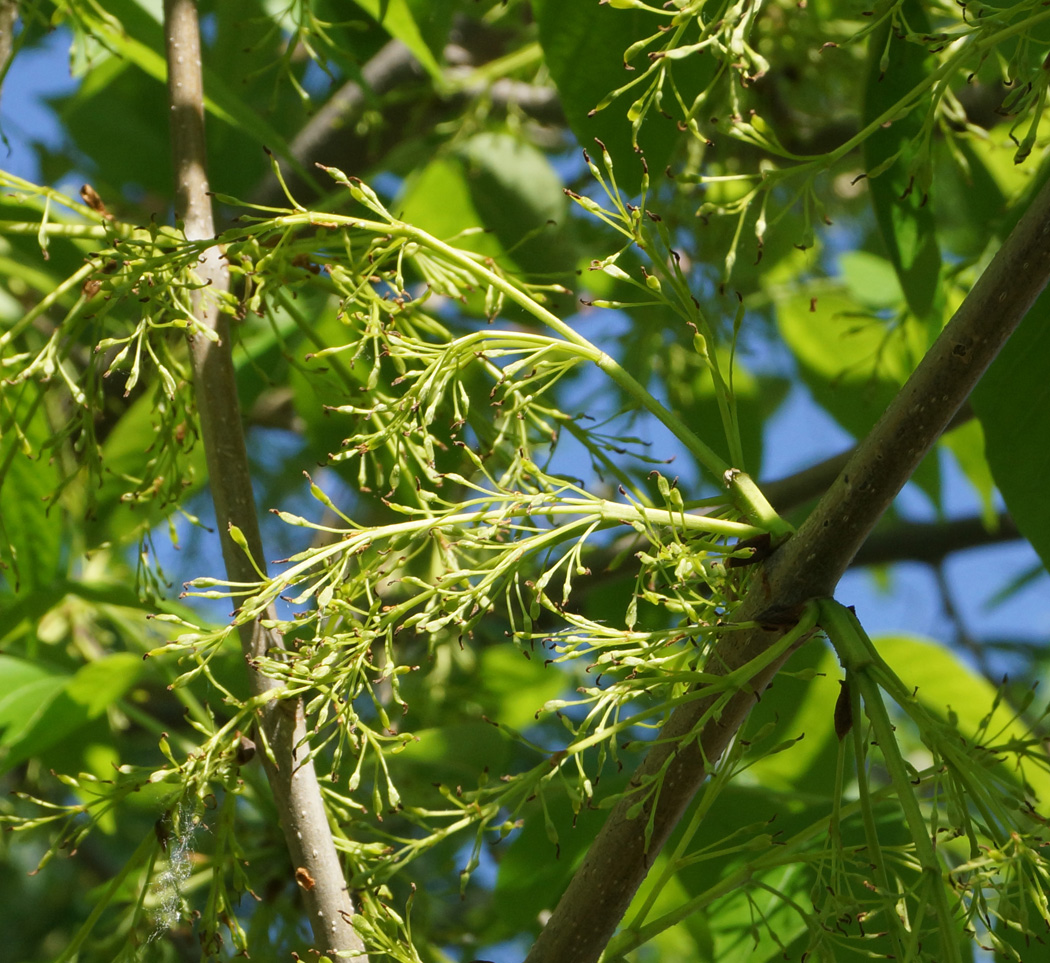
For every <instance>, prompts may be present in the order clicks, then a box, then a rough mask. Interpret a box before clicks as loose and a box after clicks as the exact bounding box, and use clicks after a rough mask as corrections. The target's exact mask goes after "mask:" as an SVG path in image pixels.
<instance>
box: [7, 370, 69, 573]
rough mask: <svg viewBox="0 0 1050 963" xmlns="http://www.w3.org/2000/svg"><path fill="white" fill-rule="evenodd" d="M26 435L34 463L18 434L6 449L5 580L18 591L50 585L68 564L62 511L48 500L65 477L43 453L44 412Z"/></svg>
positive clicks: (24, 393)
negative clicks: (64, 555) (60, 479)
mask: <svg viewBox="0 0 1050 963" xmlns="http://www.w3.org/2000/svg"><path fill="white" fill-rule="evenodd" d="M14 394H15V392H12V396H13V395H14ZM35 394H36V389H35V388H33V387H29V388H28V390H23V391H22V392H21V399H22V402H23V403H24V402H25V401H26V399H28V398H30V397H32V396H33V395H35ZM12 401H13V402H14V399H13V398H12ZM14 404H15V405H16V406H18V407H20V406H19V405H18V403H17V402H14ZM24 430H25V431H26V439H25V440H26V444H27V445H28V446H29V448H30V449H31V450H32V451H33V452H34V453H35V454H34V456H33V457H32V458H30V457H27V456H26V454H25V453H24V452H23V451H22V450H21V445H20V444H19V442H18V439H17V437H16V435H15V434H14V432H11V433H9V434H8V435H7V437H6V438H4V444H3V445H0V472H2V474H0V564H2V566H3V568H0V573H2V574H0V577H2V579H3V580H4V581H6V582H7V583H8V584H9V585H10V586H11V587H12V588H13V589H14V590H15V591H19V590H21V589H34V588H36V587H38V586H44V585H47V584H49V583H50V582H52V581H53V580H54V579H55V578H57V577H58V575H59V574H60V569H61V561H62V517H63V512H62V509H61V507H59V506H55V507H53V508H52V509H51V510H50V511H49V510H48V506H47V504H46V503H45V502H44V501H43V498H44V496H45V495H47V494H48V493H49V492H53V491H54V490H55V488H56V487H57V485H58V481H59V474H58V470H57V467H56V466H55V465H54V464H53V463H52V461H51V459H50V457H49V454H48V453H46V452H42V446H43V444H44V442H45V441H46V440H47V438H48V436H49V435H50V430H49V429H48V427H47V423H46V420H45V418H44V414H43V409H42V408H38V409H37V411H36V413H35V414H34V415H33V417H32V420H31V421H30V423H29V425H28V426H27V427H26V428H25V429H24ZM5 459H9V460H7V470H6V472H4V471H3V465H4V460H5Z"/></svg>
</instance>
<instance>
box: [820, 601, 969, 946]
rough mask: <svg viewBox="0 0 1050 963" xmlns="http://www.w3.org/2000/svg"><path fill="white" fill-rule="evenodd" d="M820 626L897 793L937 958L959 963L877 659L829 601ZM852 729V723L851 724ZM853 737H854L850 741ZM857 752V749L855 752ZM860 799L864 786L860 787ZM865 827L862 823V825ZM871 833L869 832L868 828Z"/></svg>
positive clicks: (844, 612)
mask: <svg viewBox="0 0 1050 963" xmlns="http://www.w3.org/2000/svg"><path fill="white" fill-rule="evenodd" d="M819 605H820V624H821V626H822V627H823V628H824V630H825V631H826V632H827V634H828V638H829V639H830V640H831V643H832V645H834V646H835V650H836V652H837V653H838V655H839V658H840V659H841V661H842V665H843V668H845V670H846V678H847V680H848V681H849V683H850V685H851V687H853V688H854V689H855V690H856V695H854V696H853V698H854V699H856V698H857V697H858V696H859V697H860V698H862V699H863V701H864V711H865V714H866V715H867V717H868V719H869V720H870V722H871V728H872V732H873V733H874V736H875V741H876V743H877V744H878V746H879V748H880V750H881V751H882V758H883V762H884V763H885V765H886V769H887V771H888V772H889V776H890V782H891V783H892V784H893V787H894V789H895V791H896V794H897V799H898V801H899V802H900V806H901V810H902V811H903V813H904V819H905V822H907V824H908V829H909V830H910V833H911V838H912V842H913V844H914V846H915V853H916V855H917V856H918V858H919V863H920V865H921V866H922V871H923V875H924V877H925V879H926V884H927V887H928V889H929V890H930V891H931V892H932V896H933V902H934V909H935V911H936V914H937V920H938V923H939V929H940V933H941V951H942V955H941V957H940V959H942V960H944V961H945V963H961V961H962V957H961V956H960V954H959V940H958V937H957V932H956V931H957V926H956V923H955V920H954V918H953V916H952V911H951V907H950V906H949V905H948V896H947V892H946V890H945V884H944V880H943V875H944V874H943V872H942V868H941V863H940V860H939V859H938V857H937V852H936V850H935V848H934V845H933V840H932V839H931V838H930V830H929V826H928V825H927V823H926V819H925V818H924V817H923V815H922V810H921V809H920V807H919V801H918V799H917V798H916V795H915V791H914V789H913V788H912V782H911V776H910V774H909V773H908V768H907V766H906V765H905V762H904V758H903V756H902V755H901V751H900V747H899V746H898V745H897V739H896V736H895V734H894V729H893V723H892V722H891V721H890V717H889V713H888V712H887V711H886V704H885V703H884V702H883V699H882V691H881V689H880V688H879V685H878V683H877V682H876V680H875V671H874V670H876V669H877V667H878V666H879V664H880V662H881V659H880V658H879V656H878V653H877V652H876V651H875V648H874V646H873V645H872V642H871V639H870V638H868V635H867V633H866V632H865V631H864V628H863V627H862V626H861V624H860V622H859V620H858V619H857V617H856V616H855V615H854V614H853V613H852V612H851V611H850V610H849V609H847V608H845V607H844V606H842V605H841V604H839V603H838V602H836V601H835V600H834V599H821V601H820V603H819ZM855 725H856V723H855ZM855 738H857V737H856V736H855ZM860 748H862V747H861V746H858V749H860ZM863 768H864V767H863V762H862V759H861V758H860V757H858V759H857V773H858V778H859V777H860V775H861V773H862V772H863ZM861 794H862V795H864V786H863V785H862V786H861ZM865 828H867V822H866V823H865ZM872 828H874V827H872Z"/></svg>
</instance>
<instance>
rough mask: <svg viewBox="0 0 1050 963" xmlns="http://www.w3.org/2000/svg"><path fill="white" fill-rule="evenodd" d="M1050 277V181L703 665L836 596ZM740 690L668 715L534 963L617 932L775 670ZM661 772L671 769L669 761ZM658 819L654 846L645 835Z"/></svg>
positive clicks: (721, 663)
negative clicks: (715, 706)
mask: <svg viewBox="0 0 1050 963" xmlns="http://www.w3.org/2000/svg"><path fill="white" fill-rule="evenodd" d="M1048 277H1050V184H1048V185H1046V186H1044V187H1043V189H1042V190H1041V191H1040V192H1039V194H1038V196H1037V197H1036V198H1035V200H1034V201H1033V202H1032V203H1031V205H1030V206H1029V208H1028V210H1027V211H1026V212H1025V214H1024V216H1023V217H1022V218H1021V220H1020V222H1019V223H1018V224H1017V226H1016V227H1015V228H1014V230H1013V231H1012V232H1011V233H1010V235H1009V237H1008V238H1007V239H1006V241H1005V242H1004V244H1003V246H1002V247H1001V248H1000V250H999V252H998V254H997V255H996V256H995V258H994V259H993V261H992V263H991V264H990V265H989V266H988V268H987V269H986V270H985V272H984V273H983V274H982V275H981V277H980V279H979V280H978V282H977V284H976V285H975V286H974V288H973V290H972V291H971V292H970V294H969V296H968V297H967V298H966V300H965V301H964V302H963V304H962V305H961V306H960V308H959V310H958V311H957V312H956V314H955V316H954V317H953V318H952V320H951V322H950V323H949V324H948V326H947V327H946V328H945V329H944V331H943V332H942V333H941V336H940V337H939V338H938V339H937V341H936V343H935V344H934V345H933V347H931V349H930V350H929V352H928V353H927V355H926V356H925V358H923V360H922V362H921V363H920V365H919V367H918V368H917V369H916V370H915V372H914V373H913V375H912V376H911V378H910V379H909V380H908V383H907V384H906V385H905V386H904V387H903V388H902V389H901V391H900V392H899V394H898V395H897V397H896V398H895V399H894V401H893V402H892V403H891V405H890V407H889V408H888V409H887V410H886V412H885V414H884V415H883V416H882V418H881V419H880V420H879V422H878V424H877V425H876V426H875V427H874V428H873V429H872V431H871V433H870V434H869V435H868V437H867V438H866V439H865V440H864V441H863V442H862V443H861V445H860V446H859V447H858V448H857V449H856V451H855V452H854V453H853V455H852V457H851V458H850V459H849V462H848V463H847V464H846V466H845V468H843V470H842V471H841V473H840V474H839V476H838V477H837V478H836V480H835V481H834V482H833V483H832V485H831V488H830V489H829V490H828V491H827V492H826V493H825V495H824V497H823V498H822V499H821V500H820V502H819V503H818V505H817V507H816V509H815V510H814V511H813V513H812V514H811V515H810V516H809V518H807V519H806V522H805V523H804V524H803V526H802V527H801V529H800V530H799V531H798V533H797V534H796V535H795V536H794V537H793V538H791V539H789V540H788V541H787V542H786V543H785V544H784V545H783V546H782V547H781V548H780V549H779V550H778V551H776V552H775V553H774V554H773V555H772V556H771V557H770V559H769V560H768V561H767V562H766V564H764V565H763V566H762V567H761V569H760V570H759V571H757V572H756V573H755V577H754V578H753V580H752V582H751V588H750V590H749V591H748V593H747V595H746V597H745V598H744V600H743V602H742V603H741V604H740V606H739V608H738V609H737V611H736V613H735V614H734V618H735V619H736V620H737V621H741V622H750V621H756V622H758V623H759V624H761V625H764V626H766V628H763V629H751V630H744V631H741V632H739V633H733V634H732V635H727V636H723V641H720V642H718V643H717V644H716V646H715V650H714V652H713V654H712V656H711V658H710V659H709V660H708V671H729V670H732V669H735V668H738V667H740V666H743V665H746V664H747V663H748V662H750V661H751V660H752V659H754V658H756V657H757V656H759V655H761V654H762V653H764V652H765V651H766V650H767V649H768V648H769V646H770V645H771V644H772V643H773V642H774V641H776V639H777V638H779V636H780V634H781V631H782V630H780V631H778V630H777V629H776V626H777V625H783V626H785V627H786V626H788V625H790V624H792V622H793V621H794V620H795V619H796V618H797V616H798V613H799V610H800V608H801V606H802V605H803V604H804V603H805V602H806V601H807V600H808V599H812V598H820V597H824V596H828V595H831V594H832V593H833V592H834V590H835V586H836V585H837V583H838V581H839V578H840V577H841V576H842V573H843V572H844V571H845V570H846V568H847V567H848V566H849V564H850V562H851V561H852V560H853V558H854V556H855V555H856V553H857V551H858V549H859V548H860V546H861V545H862V544H863V542H864V540H865V539H866V538H867V536H868V534H869V533H870V532H871V530H872V529H873V528H874V526H875V524H876V523H877V522H878V520H879V518H880V517H881V515H882V513H883V512H884V511H885V510H886V508H887V507H888V506H889V505H890V503H891V502H892V500H893V498H894V497H895V496H896V494H897V492H899V491H900V489H901V488H902V487H903V485H904V483H905V482H906V481H907V480H908V479H909V478H910V477H911V475H912V472H914V470H915V468H916V467H917V466H918V464H919V462H920V461H921V460H922V458H923V456H924V455H925V454H926V453H927V452H928V451H929V450H930V448H931V447H932V446H933V444H934V443H935V442H936V440H937V438H938V436H939V435H940V434H941V432H942V431H943V430H944V429H945V427H946V426H947V425H948V424H949V422H950V421H951V419H952V417H953V416H954V415H955V413H956V412H957V411H958V410H959V408H960V406H961V405H962V404H963V402H964V401H965V400H966V397H967V396H968V395H969V393H970V391H971V390H972V389H973V387H974V385H975V384H976V383H977V381H978V380H979V379H980V377H981V375H982V374H983V373H984V371H985V369H986V368H987V367H988V365H989V364H990V363H991V362H992V359H993V358H994V357H995V355H996V353H997V352H998V351H999V349H1000V348H1001V347H1002V345H1003V343H1004V342H1005V341H1006V339H1007V338H1008V337H1009V335H1010V334H1011V333H1012V332H1013V330H1014V329H1015V328H1016V327H1017V325H1018V324H1019V323H1020V321H1021V319H1022V318H1023V317H1024V315H1025V314H1026V312H1027V311H1028V309H1029V308H1030V307H1031V305H1032V303H1033V302H1034V301H1035V299H1036V297H1037V296H1038V295H1039V293H1040V292H1041V291H1042V289H1043V288H1044V287H1045V286H1046V283H1047V279H1048ZM786 658H787V656H784V658H782V659H781V660H780V662H779V663H778V664H775V665H772V666H770V667H769V668H768V669H766V670H765V671H763V672H762V673H761V674H760V675H758V676H756V677H755V678H753V679H752V680H751V685H750V687H749V688H748V689H747V690H742V691H740V692H738V693H737V694H736V695H735V696H734V697H733V698H732V700H731V701H730V702H729V704H728V705H727V706H725V707H724V708H723V710H722V711H721V713H720V714H719V715H718V716H717V718H715V717H712V718H710V719H708V718H707V715H708V713H710V711H711V708H712V702H711V700H710V699H699V700H697V701H696V702H693V703H689V704H686V705H683V706H681V707H680V708H678V709H677V710H675V712H674V713H672V715H671V717H670V719H669V720H668V721H667V724H666V725H665V726H664V728H663V730H662V731H661V733H660V738H659V741H658V742H657V743H656V744H655V745H654V746H653V748H652V749H651V750H650V751H649V752H648V754H647V755H646V758H645V759H644V760H643V762H642V764H641V766H640V767H639V769H638V771H637V772H636V773H635V774H634V776H633V777H632V779H631V786H634V787H637V786H642V785H644V784H645V783H646V782H647V781H648V780H652V779H654V778H657V777H658V776H659V774H660V773H661V771H663V773H664V774H663V777H662V781H661V788H660V792H659V794H658V797H657V799H656V802H655V807H656V808H655V812H653V806H654V803H653V801H652V798H651V797H650V799H649V800H648V801H646V802H645V804H644V805H643V806H642V807H641V812H640V813H638V814H637V815H636V816H635V818H633V819H631V818H628V811H629V809H630V808H631V806H632V805H634V804H635V803H636V802H637V801H638V799H637V794H634V795H632V794H630V793H629V794H627V795H625V797H624V798H623V799H622V800H621V801H620V803H619V804H618V805H617V806H616V807H615V808H614V810H613V811H612V813H610V815H609V818H608V820H607V821H606V823H605V825H604V827H603V828H602V830H601V832H600V833H599V835H598V837H597V838H596V839H595V841H594V843H593V845H592V846H591V848H590V850H589V851H588V853H587V856H586V858H585V859H584V862H583V864H582V866H581V867H580V869H579V871H578V872H577V873H576V875H575V876H574V877H573V879H572V881H571V882H570V884H569V887H568V889H567V890H566V891H565V893H564V895H563V896H562V899H561V901H560V902H559V903H558V906H557V907H556V909H555V910H554V913H553V914H552V915H551V918H550V920H549V921H548V923H547V926H546V927H545V929H544V930H543V932H542V933H541V934H540V938H539V939H538V940H537V942H536V945H535V946H534V947H533V949H532V951H531V952H530V953H529V956H528V958H527V963H593V961H594V960H597V959H598V956H599V955H600V954H601V952H602V950H603V949H604V947H605V946H606V944H607V943H608V941H609V939H610V938H611V937H612V935H613V932H614V931H615V929H616V927H617V925H618V924H619V921H620V920H621V919H622V917H623V914H624V913H625V912H626V910H627V907H628V906H629V904H630V902H631V899H632V897H633V896H634V894H635V892H636V891H637V889H638V886H639V885H640V884H641V882H642V880H643V879H644V878H645V875H646V873H647V872H648V869H649V866H650V864H651V863H652V861H653V859H654V858H655V856H656V854H657V853H658V852H659V851H660V849H661V847H662V846H663V845H664V843H665V842H666V841H667V838H668V836H669V835H670V833H671V831H672V830H673V828H674V826H675V825H676V823H677V822H678V820H679V819H680V818H681V816H682V814H683V813H684V812H685V810H686V808H687V807H688V805H689V803H690V802H691V801H692V799H693V796H694V795H695V793H696V791H697V790H698V789H699V788H700V785H701V784H702V783H703V781H704V779H705V777H706V775H707V766H708V764H709V762H713V761H715V760H717V759H718V758H719V757H720V756H721V755H722V753H723V752H724V751H725V749H726V747H727V746H728V744H729V742H730V740H731V739H732V738H733V736H734V735H735V734H736V732H737V730H738V729H739V728H740V726H741V725H742V724H743V722H744V720H745V719H746V718H747V715H748V713H749V712H750V711H751V708H752V707H753V706H754V704H755V702H756V699H757V697H758V695H759V694H760V693H761V692H762V691H763V689H764V688H765V687H766V686H767V685H768V684H769V681H770V679H771V678H772V677H773V676H774V675H775V673H776V672H777V670H778V669H779V668H780V665H782V664H783V662H784V661H785V660H786ZM665 767H666V768H665ZM650 816H652V824H653V832H652V838H651V841H650V843H649V845H648V847H646V845H645V842H644V833H645V829H646V824H647V822H648V821H649V819H650Z"/></svg>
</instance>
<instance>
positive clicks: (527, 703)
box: [480, 645, 568, 730]
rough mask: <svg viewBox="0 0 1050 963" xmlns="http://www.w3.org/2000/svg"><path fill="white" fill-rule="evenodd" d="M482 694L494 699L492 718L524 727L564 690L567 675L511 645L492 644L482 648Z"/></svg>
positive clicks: (509, 724) (534, 719)
mask: <svg viewBox="0 0 1050 963" xmlns="http://www.w3.org/2000/svg"><path fill="white" fill-rule="evenodd" d="M480 677H481V680H482V681H481V687H482V694H483V696H484V697H487V698H486V702H487V701H488V700H491V705H492V714H493V718H494V719H496V721H498V722H502V723H504V724H505V725H508V726H511V727H512V728H514V729H519V730H524V729H527V728H528V727H529V726H531V725H534V724H535V722H536V713H537V712H539V710H540V709H542V708H543V704H544V703H545V702H546V701H547V700H548V699H553V698H555V697H556V696H557V695H559V694H560V693H562V692H564V691H565V688H566V684H567V682H568V677H567V676H566V675H565V674H564V673H563V672H561V671H560V670H559V669H557V668H555V667H554V666H546V667H545V666H544V664H543V661H542V660H539V659H523V658H522V657H521V653H520V652H519V651H518V650H517V649H516V648H512V647H510V646H505V645H504V646H490V647H488V648H486V649H483V650H482V652H481V666H480Z"/></svg>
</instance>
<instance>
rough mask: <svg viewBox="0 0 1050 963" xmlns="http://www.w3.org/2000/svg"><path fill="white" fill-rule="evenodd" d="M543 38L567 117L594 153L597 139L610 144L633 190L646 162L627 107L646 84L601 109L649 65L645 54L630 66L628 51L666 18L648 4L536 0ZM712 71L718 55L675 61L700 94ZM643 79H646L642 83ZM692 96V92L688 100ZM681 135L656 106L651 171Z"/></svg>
mask: <svg viewBox="0 0 1050 963" xmlns="http://www.w3.org/2000/svg"><path fill="white" fill-rule="evenodd" d="M532 10H533V14H534V15H535V17H536V22H537V24H538V25H539V38H540V45H541V46H542V47H543V53H544V57H545V60H546V64H547V68H548V69H549V70H550V74H551V77H552V78H553V79H554V82H555V84H556V85H557V87H558V93H559V94H560V96H561V103H562V107H563V108H564V110H565V116H566V118H567V120H568V122H569V126H570V127H571V128H572V132H573V133H574V134H575V135H576V138H577V140H578V141H579V142H580V144H581V146H583V147H584V148H586V149H587V150H589V151H591V153H592V154H593V153H594V139H595V138H598V139H599V140H601V141H602V142H603V143H604V144H605V146H606V147H607V148H608V150H609V153H610V155H611V156H612V159H613V164H614V165H615V170H616V178H617V181H618V182H619V183H620V185H621V186H623V187H625V188H626V189H627V190H628V191H632V190H634V189H635V188H636V187H637V185H638V184H639V181H640V178H641V174H642V168H641V164H640V163H639V162H638V159H637V157H636V155H635V151H634V145H633V143H632V133H631V122H630V121H629V120H628V119H627V111H628V109H629V108H630V106H631V104H632V103H633V102H634V100H635V99H636V98H637V97H638V96H640V95H641V93H642V92H643V91H644V90H645V87H644V86H642V85H641V84H639V85H638V86H636V87H633V88H631V90H629V91H626V92H625V93H623V94H621V95H620V96H619V97H618V98H617V99H616V100H614V101H613V102H612V103H611V104H609V105H608V106H606V107H604V108H603V109H601V110H598V111H597V112H595V108H596V107H598V106H599V105H600V104H601V103H602V101H603V100H604V99H605V98H606V96H607V95H608V94H609V92H610V91H612V90H615V89H617V88H619V87H621V86H623V85H624V84H625V83H627V82H629V81H631V80H633V79H634V78H635V77H636V76H638V74H639V73H640V72H641V71H642V70H644V69H645V67H647V66H648V61H647V59H646V58H645V56H644V55H642V54H639V55H638V56H637V57H636V58H635V61H636V62H634V63H632V64H631V69H628V67H627V65H625V63H624V59H623V58H624V53H625V52H626V50H627V48H628V47H630V46H631V44H633V43H635V42H636V41H637V40H639V39H640V38H642V37H647V36H650V35H652V34H655V33H657V32H658V30H659V29H660V28H661V27H663V26H666V24H667V19H666V18H661V17H657V16H654V15H653V14H650V13H648V12H646V11H642V10H637V9H633V10H616V9H613V8H612V7H611V6H610V5H608V4H600V3H563V2H562V0H535V2H534V3H533V4H532ZM713 71H714V60H713V59H712V58H706V59H702V58H699V57H690V58H689V59H687V60H685V61H681V62H679V63H677V64H676V65H675V74H674V76H675V81H676V83H680V84H682V86H683V87H684V89H685V90H686V91H688V92H689V93H691V94H692V96H695V95H696V93H697V92H698V91H699V89H700V86H701V83H703V82H705V81H706V79H707V78H709V76H710V75H711V74H712V73H713ZM643 83H644V82H643ZM688 99H689V95H688V94H687V100H688ZM680 137H681V134H680V133H679V131H678V128H677V126H676V124H675V122H674V120H672V119H671V118H670V117H666V116H663V115H662V114H661V113H660V112H659V111H656V110H650V111H649V114H648V115H647V117H646V121H645V124H644V125H643V127H642V129H641V131H640V134H639V146H640V147H641V148H642V150H644V151H645V156H646V160H647V161H648V164H649V169H650V170H651V171H654V172H656V171H662V170H663V169H664V168H665V167H666V166H667V164H668V162H669V161H670V159H671V153H672V151H673V150H674V147H675V145H676V144H677V143H678V141H679V139H680Z"/></svg>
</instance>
